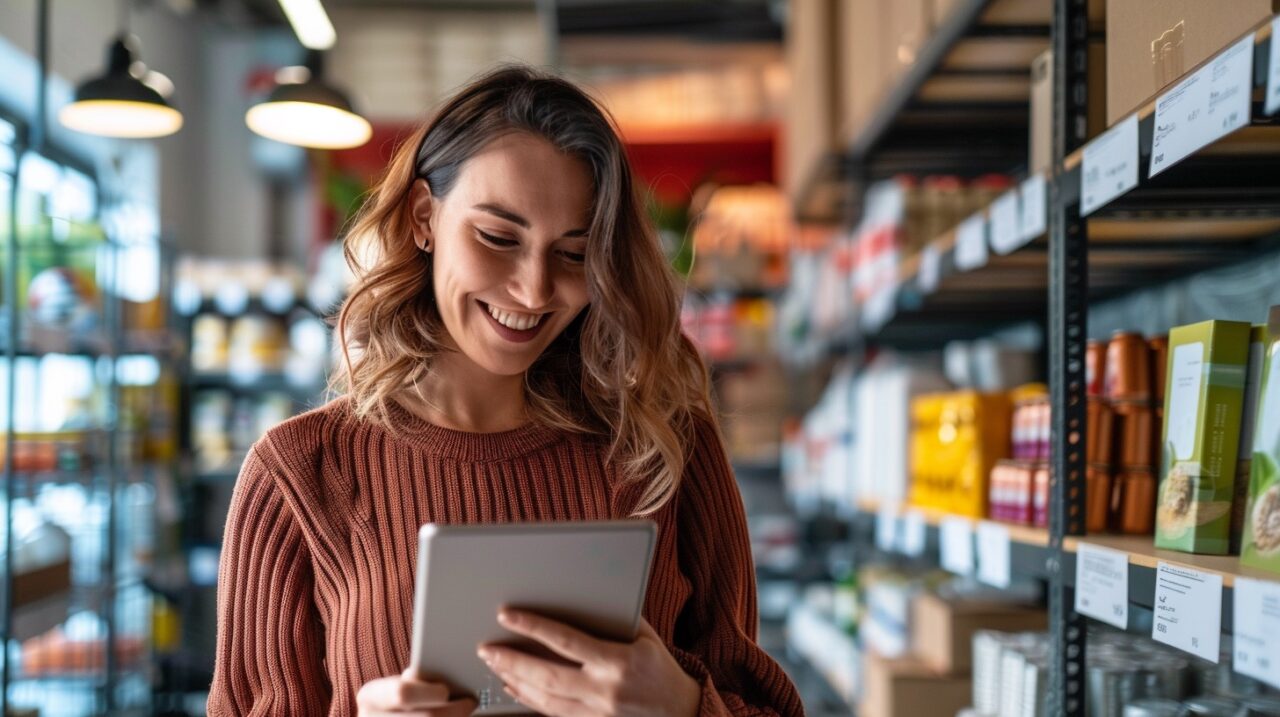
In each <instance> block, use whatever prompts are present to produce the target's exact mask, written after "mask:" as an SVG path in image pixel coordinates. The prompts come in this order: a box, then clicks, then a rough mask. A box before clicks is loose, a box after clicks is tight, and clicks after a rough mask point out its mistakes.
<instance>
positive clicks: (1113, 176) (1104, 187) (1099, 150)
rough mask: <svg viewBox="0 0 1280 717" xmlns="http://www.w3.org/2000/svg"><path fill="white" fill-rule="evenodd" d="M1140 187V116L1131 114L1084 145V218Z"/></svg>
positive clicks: (1081, 193) (1082, 176) (1081, 188)
mask: <svg viewBox="0 0 1280 717" xmlns="http://www.w3.org/2000/svg"><path fill="white" fill-rule="evenodd" d="M1136 186H1138V116H1137V115H1129V116H1128V117H1125V118H1124V119H1122V120H1120V122H1119V123H1118V124H1116V126H1114V127H1112V128H1111V129H1109V130H1107V131H1106V132H1103V133H1102V134H1100V135H1098V136H1097V137H1095V138H1094V139H1093V141H1092V142H1090V143H1089V144H1086V145H1085V146H1084V160H1083V162H1082V163H1081V167H1080V216H1086V215H1088V214H1092V213H1093V212H1094V210H1096V209H1098V208H1099V207H1103V206H1106V204H1107V202H1110V201H1111V200H1112V199H1115V198H1116V197H1118V196H1120V195H1121V194H1124V193H1125V192H1127V191H1129V190H1130V189H1133V188H1134V187H1136Z"/></svg>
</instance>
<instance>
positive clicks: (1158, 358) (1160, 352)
mask: <svg viewBox="0 0 1280 717" xmlns="http://www.w3.org/2000/svg"><path fill="white" fill-rule="evenodd" d="M1147 348H1149V349H1150V351H1151V394H1152V396H1153V397H1154V398H1155V402H1156V410H1157V411H1158V412H1160V413H1163V412H1164V382H1165V371H1166V370H1167V369H1168V368H1169V363H1168V362H1169V337H1168V336H1154V337H1152V338H1149V339H1147Z"/></svg>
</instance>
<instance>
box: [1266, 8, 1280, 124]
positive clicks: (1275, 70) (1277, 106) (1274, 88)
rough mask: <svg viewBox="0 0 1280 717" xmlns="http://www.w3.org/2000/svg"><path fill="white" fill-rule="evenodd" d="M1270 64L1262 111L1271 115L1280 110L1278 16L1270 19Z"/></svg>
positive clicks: (1279, 37) (1279, 20) (1279, 29)
mask: <svg viewBox="0 0 1280 717" xmlns="http://www.w3.org/2000/svg"><path fill="white" fill-rule="evenodd" d="M1270 46H1271V53H1270V54H1271V62H1270V63H1269V64H1270V67H1268V68H1267V97H1266V102H1265V106H1264V107H1263V110H1264V111H1265V112H1266V113H1267V114H1269V115H1273V114H1275V113H1276V110H1280V15H1276V16H1275V17H1273V18H1271V43H1270Z"/></svg>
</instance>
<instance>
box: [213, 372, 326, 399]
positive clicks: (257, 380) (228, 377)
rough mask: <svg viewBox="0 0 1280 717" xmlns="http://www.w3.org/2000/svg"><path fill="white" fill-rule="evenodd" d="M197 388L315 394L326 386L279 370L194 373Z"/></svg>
mask: <svg viewBox="0 0 1280 717" xmlns="http://www.w3.org/2000/svg"><path fill="white" fill-rule="evenodd" d="M189 383H190V385H191V387H192V388H193V389H195V390H203V389H228V390H234V391H240V392H244V393H263V392H266V391H280V392H283V393H290V394H304V395H307V396H311V395H315V394H318V393H320V392H322V391H323V390H324V386H322V385H317V384H315V383H313V382H307V381H303V382H298V381H296V380H295V379H292V378H290V377H289V376H288V375H287V374H285V373H282V372H279V371H264V372H261V373H252V374H249V373H245V374H237V373H231V372H228V373H193V374H191V377H190V379H189Z"/></svg>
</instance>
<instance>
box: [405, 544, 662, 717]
mask: <svg viewBox="0 0 1280 717" xmlns="http://www.w3.org/2000/svg"><path fill="white" fill-rule="evenodd" d="M656 536H657V526H656V525H654V523H653V522H652V521H647V520H626V521H582V522H562V523H511V524H502V525H456V526H455V525H448V526H446V525H437V524H435V523H428V524H426V525H424V526H422V530H421V531H420V533H419V539H418V575H417V586H416V587H417V595H416V596H415V600H414V620H413V652H412V655H411V658H410V660H411V661H410V666H411V667H412V668H413V669H415V670H416V671H417V673H418V675H419V676H420V677H421V678H423V679H429V680H437V681H442V682H445V683H448V684H449V685H450V686H451V687H452V688H453V689H454V690H455V694H463V693H471V694H473V695H474V696H475V698H476V700H477V701H478V702H479V703H480V704H479V706H478V708H477V710H476V712H475V714H486V715H499V714H511V713H516V712H529V711H530V710H529V708H528V707H525V706H524V705H521V704H520V703H519V702H517V701H515V700H513V699H511V697H510V696H508V695H507V693H506V692H504V691H503V690H502V680H500V679H498V677H497V676H495V675H494V674H493V673H492V672H490V671H489V668H488V667H487V666H485V664H484V662H483V661H481V660H480V658H479V657H477V656H476V647H478V646H479V645H480V644H481V643H490V642H496V643H507V644H513V645H515V646H517V647H521V648H523V649H527V650H529V651H531V652H535V653H541V652H542V650H539V649H537V648H535V647H534V645H535V644H536V643H532V642H531V641H530V640H528V639H527V638H523V637H519V636H517V635H516V634H515V633H512V632H510V631H508V630H506V629H504V628H503V627H502V626H501V625H499V624H498V619H497V615H498V610H499V608H501V607H504V606H505V607H513V608H523V609H527V610H530V611H532V612H536V613H539V614H542V615H546V616H548V617H552V618H555V619H557V620H561V621H562V622H565V623H568V624H570V625H573V626H574V627H577V628H579V629H581V630H583V631H584V632H587V633H589V634H592V635H595V636H597V637H600V638H603V639H609V640H617V641H630V640H634V639H635V636H636V633H637V630H638V629H639V626H640V610H641V608H642V607H643V605H644V595H645V589H646V587H647V585H648V582H649V566H650V563H651V562H652V559H653V548H654V541H655V539H656Z"/></svg>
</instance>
